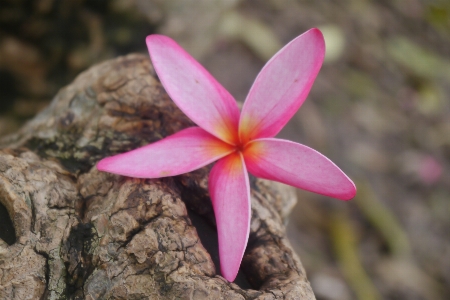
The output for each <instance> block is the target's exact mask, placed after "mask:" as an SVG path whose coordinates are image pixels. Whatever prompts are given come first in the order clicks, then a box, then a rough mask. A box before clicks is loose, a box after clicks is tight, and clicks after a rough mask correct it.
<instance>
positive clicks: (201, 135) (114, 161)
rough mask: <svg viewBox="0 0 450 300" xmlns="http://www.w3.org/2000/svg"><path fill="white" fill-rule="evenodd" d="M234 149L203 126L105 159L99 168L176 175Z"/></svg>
mask: <svg viewBox="0 0 450 300" xmlns="http://www.w3.org/2000/svg"><path fill="white" fill-rule="evenodd" d="M232 151H234V147H233V146H231V145H229V144H227V143H224V142H223V141H221V140H219V139H217V138H216V137H214V136H212V135H210V134H209V133H207V132H206V131H204V130H203V129H201V128H200V127H191V128H187V129H184V130H182V131H179V132H178V133H175V134H173V135H171V136H169V137H167V138H165V139H162V140H160V141H158V142H156V143H153V144H149V145H147V146H144V147H141V148H138V149H135V150H132V151H129V152H126V153H122V154H119V155H115V156H111V157H107V158H104V159H102V160H101V161H99V162H98V164H97V169H98V170H100V171H104V172H109V173H114V174H119V175H124V176H129V177H138V178H159V177H167V176H175V175H179V174H183V173H187V172H190V171H193V170H196V169H199V168H201V167H203V166H206V165H207V164H210V163H212V162H214V161H215V160H217V159H219V158H221V157H223V156H226V155H227V154H229V153H231V152H232Z"/></svg>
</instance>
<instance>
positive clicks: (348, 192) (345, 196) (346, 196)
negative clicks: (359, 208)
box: [338, 178, 356, 201]
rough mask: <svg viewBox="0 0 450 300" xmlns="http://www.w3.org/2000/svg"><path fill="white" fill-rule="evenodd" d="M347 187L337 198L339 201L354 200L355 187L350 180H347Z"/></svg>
mask: <svg viewBox="0 0 450 300" xmlns="http://www.w3.org/2000/svg"><path fill="white" fill-rule="evenodd" d="M348 183H349V186H348V187H347V188H345V189H344V192H343V193H342V195H341V196H339V198H338V199H339V200H343V201H349V200H352V199H353V198H355V196H356V185H355V184H354V183H353V181H352V180H351V179H349V178H348Z"/></svg>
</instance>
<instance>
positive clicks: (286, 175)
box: [244, 138, 356, 200]
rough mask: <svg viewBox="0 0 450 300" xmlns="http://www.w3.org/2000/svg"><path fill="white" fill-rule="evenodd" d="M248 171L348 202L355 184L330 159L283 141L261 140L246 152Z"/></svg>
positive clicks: (354, 189) (301, 146)
mask: <svg viewBox="0 0 450 300" xmlns="http://www.w3.org/2000/svg"><path fill="white" fill-rule="evenodd" d="M244 159H245V164H246V166H247V168H248V171H249V172H250V173H251V174H253V175H255V176H257V177H261V178H265V179H270V180H275V181H279V182H282V183H286V184H289V185H292V186H295V187H298V188H300V189H303V190H307V191H311V192H314V193H318V194H322V195H326V196H330V197H334V198H338V199H341V200H349V199H351V198H353V197H354V196H355V194H356V187H355V185H354V183H353V182H352V181H351V180H350V179H349V178H348V177H347V175H345V174H344V172H342V171H341V169H339V168H338V167H337V166H336V165H335V164H334V163H333V162H332V161H331V160H329V159H328V158H326V157H325V156H323V155H322V154H320V153H319V152H317V151H316V150H313V149H311V148H309V147H307V146H304V145H301V144H297V143H294V142H291V141H286V140H280V139H273V138H267V139H258V140H254V141H252V142H250V143H249V144H248V145H247V147H246V148H245V150H244Z"/></svg>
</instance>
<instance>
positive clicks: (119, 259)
mask: <svg viewBox="0 0 450 300" xmlns="http://www.w3.org/2000/svg"><path fill="white" fill-rule="evenodd" d="M192 125H194V124H193V123H192V122H191V121H190V120H189V119H188V118H187V117H186V116H185V115H184V114H183V113H182V112H181V111H180V110H179V109H178V108H177V107H176V106H175V104H174V103H173V102H172V101H171V100H170V98H169V97H168V96H167V94H166V93H165V91H164V89H163V87H162V86H161V84H160V83H159V81H158V79H157V76H156V74H155V71H154V70H153V67H152V65H151V63H150V61H149V60H148V59H147V57H146V56H143V55H128V56H126V57H121V58H117V59H114V60H111V61H107V62H105V63H102V64H100V65H97V66H94V67H92V68H91V69H89V70H88V71H86V72H84V73H83V74H81V75H80V76H79V77H78V78H77V79H76V80H75V81H74V82H73V83H72V84H70V85H69V86H67V87H65V88H63V89H62V90H61V91H60V92H59V93H58V94H57V95H56V97H55V99H54V100H53V102H52V103H51V105H50V106H49V107H48V108H47V109H46V110H45V111H43V112H41V113H40V114H39V115H38V116H36V117H35V118H34V119H33V120H32V121H31V122H29V123H27V124H26V125H25V126H24V127H23V128H22V129H21V130H19V132H18V133H16V134H14V135H12V136H9V137H7V138H4V139H3V140H1V141H0V202H1V203H2V204H3V205H4V206H5V207H6V209H7V211H8V213H9V216H10V217H11V219H12V223H13V225H14V228H15V236H16V238H15V241H13V243H11V245H9V244H7V243H6V242H4V241H3V240H0V298H1V299H314V294H313V292H312V290H311V287H310V285H309V283H308V281H307V279H306V275H305V271H304V269H303V267H302V265H301V262H300V260H299V259H298V257H297V255H296V254H295V253H294V251H293V249H292V248H291V246H290V244H289V242H288V240H287V238H286V232H285V227H284V223H285V222H286V218H287V215H288V214H289V212H290V209H291V208H292V206H293V205H294V203H295V201H296V199H295V192H293V190H292V189H291V188H290V187H286V186H283V185H281V184H277V183H273V182H268V181H264V180H260V179H255V178H251V180H250V181H251V188H252V193H251V194H252V221H251V233H250V239H249V243H248V246H247V250H246V253H245V256H244V259H243V262H242V265H241V271H240V274H239V275H238V278H237V280H236V283H230V282H228V281H226V280H225V279H224V278H222V277H221V276H220V273H219V268H218V251H217V236H216V235H217V233H216V232H215V225H214V224H215V223H214V222H215V221H214V215H213V210H212V206H211V203H210V199H209V195H208V189H207V185H208V182H207V180H208V176H207V175H208V172H209V170H210V167H205V168H202V169H200V170H198V171H195V172H192V173H188V174H185V175H180V176H176V177H169V178H161V179H136V178H127V177H123V176H117V175H112V174H108V173H103V172H99V171H97V169H96V168H95V164H96V162H97V161H98V160H100V159H101V158H103V157H106V156H110V155H114V154H117V153H121V152H125V151H128V150H131V149H134V148H137V147H140V146H143V145H145V144H148V143H151V142H154V141H157V140H159V139H161V138H163V137H166V136H168V135H171V134H173V133H175V132H177V131H179V130H181V129H183V128H186V127H189V126H192Z"/></svg>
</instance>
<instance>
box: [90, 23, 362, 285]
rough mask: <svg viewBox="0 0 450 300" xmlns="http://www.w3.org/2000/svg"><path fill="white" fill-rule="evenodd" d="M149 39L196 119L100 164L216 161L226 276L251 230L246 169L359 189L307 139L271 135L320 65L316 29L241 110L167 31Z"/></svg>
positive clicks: (333, 190) (315, 186)
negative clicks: (192, 124)
mask: <svg viewBox="0 0 450 300" xmlns="http://www.w3.org/2000/svg"><path fill="white" fill-rule="evenodd" d="M146 41H147V47H148V50H149V53H150V57H151V59H152V61H153V65H154V67H155V70H156V72H157V73H158V76H159V79H160V80H161V83H162V84H163V86H164V88H165V89H166V91H167V93H168V94H169V95H170V97H171V98H172V99H173V101H174V102H175V103H176V104H177V105H178V107H179V108H180V109H181V110H182V111H183V112H184V113H185V114H186V115H187V116H188V117H189V118H191V120H192V121H194V122H195V123H196V124H197V125H198V126H199V127H191V128H187V129H184V130H181V131H180V132H178V133H176V134H174V135H172V136H169V137H167V138H165V139H162V140H160V141H158V142H156V143H153V144H150V145H147V146H144V147H141V148H138V149H135V150H133V151H130V152H127V153H123V154H119V155H116V156H112V157H108V158H105V159H103V160H101V161H100V162H99V163H98V164H97V168H98V169H99V170H100V171H106V172H110V173H115V174H120V175H125V176H130V177H139V178H159V177H165V176H175V175H179V174H183V173H187V172H190V171H193V170H196V169H199V168H201V167H203V166H206V165H208V164H210V163H212V162H214V161H217V163H216V164H215V165H214V167H213V168H212V170H211V173H210V175H209V193H210V196H211V201H212V204H213V207H214V213H215V216H216V222H217V231H218V237H219V255H220V266H221V271H222V274H223V276H224V277H225V278H226V279H227V280H229V281H233V280H234V279H235V277H236V275H237V272H238V270H239V266H240V264H241V261H242V257H243V255H244V251H245V248H246V246H247V241H248V236H249V231H250V217H251V208H250V199H251V198H250V186H249V178H248V174H247V171H248V172H250V173H251V174H253V175H255V176H257V177H261V178H265V179H271V180H275V181H279V182H283V183H286V184H289V185H292V186H295V187H298V188H300V189H304V190H307V191H311V192H315V193H319V194H322V195H326V196H330V197H335V198H338V199H342V200H349V199H351V198H353V197H354V196H355V193H356V188H355V185H354V184H353V182H352V181H351V180H350V179H349V178H348V177H347V176H346V175H345V174H344V173H343V172H342V171H341V170H340V169H339V168H338V167H337V166H336V165H335V164H334V163H333V162H331V161H330V160H329V159H328V158H326V157H325V156H323V155H322V154H320V153H318V152H317V151H315V150H313V149H311V148H309V147H307V146H304V145H301V144H297V143H294V142H291V141H286V140H281V139H275V138H273V137H274V136H275V135H276V134H277V133H278V132H280V130H281V129H282V128H283V126H284V125H285V124H286V123H287V122H288V121H289V119H290V118H291V117H292V116H293V115H294V114H295V112H296V111H297V110H298V108H299V107H300V106H301V105H302V103H303V101H304V100H305V98H306V96H307V95H308V93H309V90H310V89H311V86H312V84H313V82H314V79H315V78H316V76H317V73H318V72H319V69H320V67H321V65H322V61H323V57H324V53H325V43H324V40H323V36H322V33H321V32H320V31H319V30H318V29H311V30H309V31H307V32H305V33H304V34H302V35H300V36H299V37H297V38H295V39H294V40H293V41H291V42H290V43H289V44H287V45H286V46H285V47H284V48H283V49H281V50H280V51H279V52H278V53H277V54H276V55H275V56H274V57H272V59H271V60H270V61H269V62H268V63H267V64H266V65H265V66H264V68H263V69H262V71H261V72H260V73H259V75H258V77H257V78H256V80H255V82H254V84H253V86H252V88H251V89H250V92H249V94H248V96H247V99H246V101H245V104H244V106H243V108H242V112H239V108H238V106H237V104H236V101H235V100H234V98H233V96H231V95H230V93H228V91H226V90H225V89H224V88H223V87H222V86H221V85H220V84H219V83H218V82H217V81H216V80H215V79H214V78H213V77H212V76H211V75H210V74H209V73H208V71H206V70H205V69H204V68H203V67H202V66H201V65H200V64H199V63H198V62H197V61H196V60H194V59H193V58H192V57H191V56H190V55H189V54H188V53H187V52H186V51H184V50H183V49H182V48H181V47H180V46H179V45H178V44H177V43H176V42H175V41H173V40H172V39H170V38H168V37H165V36H162V35H150V36H148V37H147V40H146Z"/></svg>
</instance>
